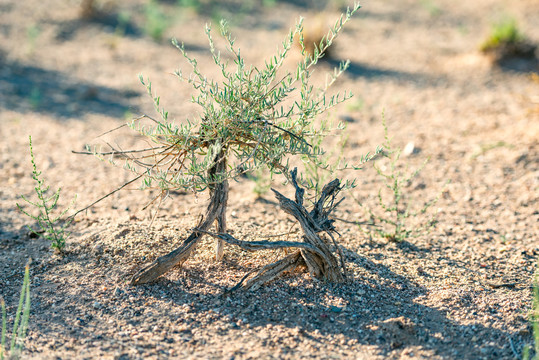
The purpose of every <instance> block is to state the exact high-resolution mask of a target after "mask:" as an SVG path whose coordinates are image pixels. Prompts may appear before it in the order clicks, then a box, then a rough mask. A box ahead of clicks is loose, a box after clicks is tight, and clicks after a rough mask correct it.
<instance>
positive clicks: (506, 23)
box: [481, 18, 524, 52]
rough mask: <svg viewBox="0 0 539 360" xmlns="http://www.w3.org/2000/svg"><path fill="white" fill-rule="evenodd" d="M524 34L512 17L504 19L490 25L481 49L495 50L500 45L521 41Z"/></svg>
mask: <svg viewBox="0 0 539 360" xmlns="http://www.w3.org/2000/svg"><path fill="white" fill-rule="evenodd" d="M523 40H524V35H523V34H522V33H521V32H520V30H519V28H518V25H517V22H516V20H515V19H513V18H508V19H504V20H502V21H500V22H498V23H496V24H494V25H493V26H492V30H491V32H490V35H489V36H488V38H487V39H486V40H485V41H484V42H483V44H482V45H481V51H484V52H486V51H489V50H495V49H497V48H499V47H501V46H504V45H508V44H515V43H519V42H522V41H523Z"/></svg>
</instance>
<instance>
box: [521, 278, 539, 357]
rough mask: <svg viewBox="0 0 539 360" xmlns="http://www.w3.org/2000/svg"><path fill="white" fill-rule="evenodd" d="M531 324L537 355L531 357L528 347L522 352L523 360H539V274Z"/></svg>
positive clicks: (535, 283) (535, 282)
mask: <svg viewBox="0 0 539 360" xmlns="http://www.w3.org/2000/svg"><path fill="white" fill-rule="evenodd" d="M531 322H532V329H533V342H534V347H533V350H534V352H535V355H534V356H533V357H530V350H531V347H530V346H529V345H526V346H525V347H524V350H523V351H522V359H523V360H539V284H538V274H537V273H536V274H535V281H534V285H533V304H532V311H531Z"/></svg>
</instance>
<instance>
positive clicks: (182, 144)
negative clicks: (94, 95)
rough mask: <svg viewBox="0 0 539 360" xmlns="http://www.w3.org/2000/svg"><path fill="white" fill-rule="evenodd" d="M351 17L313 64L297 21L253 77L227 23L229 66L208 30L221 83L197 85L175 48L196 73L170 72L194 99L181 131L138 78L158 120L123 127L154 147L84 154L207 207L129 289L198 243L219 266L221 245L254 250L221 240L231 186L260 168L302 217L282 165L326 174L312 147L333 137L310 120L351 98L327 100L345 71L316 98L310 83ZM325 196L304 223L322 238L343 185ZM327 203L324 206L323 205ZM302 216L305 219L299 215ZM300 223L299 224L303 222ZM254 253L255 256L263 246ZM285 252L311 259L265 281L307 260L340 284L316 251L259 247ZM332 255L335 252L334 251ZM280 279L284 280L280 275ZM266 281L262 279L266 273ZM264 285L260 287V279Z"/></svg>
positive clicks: (199, 79)
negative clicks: (199, 196)
mask: <svg viewBox="0 0 539 360" xmlns="http://www.w3.org/2000/svg"><path fill="white" fill-rule="evenodd" d="M358 9H359V4H356V5H355V6H354V8H353V9H351V10H350V9H348V10H347V12H346V14H343V15H342V16H341V17H340V19H339V20H338V21H337V22H336V23H335V25H334V26H333V27H331V28H330V29H329V31H328V33H327V35H326V37H324V39H323V40H322V41H321V42H320V47H316V48H315V50H314V54H313V56H310V55H308V54H306V50H305V44H304V43H303V37H302V36H301V34H302V29H303V21H302V20H300V21H299V22H298V24H297V25H296V27H295V28H294V29H292V30H291V31H290V32H289V34H288V35H287V36H286V38H285V40H284V42H283V45H282V48H280V49H279V50H278V53H277V55H275V56H273V57H271V58H270V59H269V60H267V61H266V62H265V65H264V66H262V67H260V68H258V67H253V66H248V65H246V64H245V61H244V58H243V57H242V55H241V53H240V50H239V49H238V48H236V46H235V41H234V39H233V38H232V35H231V34H230V32H229V30H228V27H227V24H226V22H224V21H222V22H221V27H220V31H221V35H222V36H223V38H224V41H225V42H226V50H227V51H228V53H229V55H230V57H231V58H232V61H233V64H230V63H229V62H228V61H226V60H224V59H223V57H221V53H220V52H219V51H218V50H217V49H216V47H215V43H214V39H213V37H212V33H211V28H210V27H209V26H207V27H206V35H207V37H208V40H209V46H210V52H211V55H212V57H213V61H214V62H215V64H216V65H217V66H218V68H219V70H220V74H221V75H222V80H221V81H216V80H212V79H209V78H207V77H206V76H204V75H203V74H202V72H201V71H200V69H199V67H198V62H197V60H196V59H194V58H192V57H190V56H189V55H188V54H187V51H186V49H185V47H184V46H183V45H180V44H178V43H176V42H174V44H175V45H176V47H177V48H178V49H179V50H180V52H181V53H182V54H183V56H184V57H185V59H186V60H187V61H188V62H189V63H190V65H191V66H192V68H193V74H192V75H190V76H188V77H184V75H183V73H182V72H181V71H177V72H176V75H177V76H178V77H179V78H180V79H181V80H183V81H186V82H187V83H188V84H190V85H191V86H193V88H194V89H195V90H196V91H197V95H194V96H193V97H192V101H193V102H194V103H195V104H198V105H199V106H200V107H201V113H200V115H197V116H196V117H193V118H189V119H186V120H185V121H183V122H182V123H180V124H177V123H175V122H173V121H171V120H170V119H169V114H168V112H167V111H165V110H164V109H162V108H161V104H160V98H159V97H158V96H156V95H155V93H154V89H153V88H152V84H151V82H149V81H147V80H145V79H143V78H142V76H141V77H140V80H141V82H142V83H143V84H144V85H145V86H146V87H147V90H148V93H149V94H150V96H151V97H152V98H153V99H154V103H155V108H156V110H157V112H158V113H159V115H160V119H158V120H157V119H153V118H151V117H148V116H142V117H140V118H138V119H136V120H134V121H133V122H132V123H131V124H130V127H131V128H132V129H134V130H135V131H136V132H138V133H139V134H140V135H142V136H143V137H145V138H147V139H148V140H149V141H148V142H151V143H153V145H152V146H150V147H148V146H146V147H145V149H141V150H129V151H121V150H119V149H112V151H105V152H99V151H97V150H93V151H92V150H91V149H89V150H90V151H88V152H87V153H89V154H94V155H98V156H104V155H110V154H112V155H117V156H119V157H123V158H124V159H126V163H125V167H126V168H128V169H129V170H131V171H133V172H134V173H135V174H136V177H135V178H134V179H133V180H131V181H130V182H129V183H131V182H133V181H135V180H137V179H140V178H142V179H143V187H144V188H157V189H159V193H160V194H161V195H160V196H166V195H167V194H168V192H169V191H171V190H180V189H182V190H191V191H194V192H202V191H205V190H209V193H210V201H209V205H208V208H207V211H206V214H205V216H204V217H203V219H202V220H201V221H200V222H199V224H198V225H197V227H196V228H195V230H194V231H193V233H192V234H191V235H190V236H189V237H188V238H187V239H186V240H184V242H183V244H182V245H181V246H180V247H179V248H177V249H176V250H174V251H172V252H171V253H169V254H167V255H164V256H162V257H160V258H158V259H157V260H155V261H154V262H153V263H152V264H150V265H148V266H147V267H145V268H143V269H142V270H140V271H139V272H138V273H137V274H135V275H134V276H133V278H132V283H133V284H142V283H147V282H150V281H153V280H155V279H156V278H157V277H159V276H161V275H162V274H164V273H165V272H167V271H168V270H169V269H171V268H172V267H174V266H175V265H177V264H178V263H182V262H184V261H185V260H186V259H187V258H188V257H189V255H190V254H191V252H192V250H193V249H194V247H195V246H196V245H197V243H198V242H199V240H200V239H201V238H202V236H203V235H205V234H207V235H210V236H214V237H215V238H216V242H215V258H216V259H217V260H220V259H221V258H222V257H223V245H224V242H230V243H232V244H234V245H237V246H251V249H252V247H253V246H254V245H253V244H254V243H251V244H250V245H245V242H241V241H238V240H233V239H232V238H231V237H230V236H229V235H228V234H227V225H226V224H227V223H226V208H227V201H228V192H229V183H228V181H229V180H231V179H232V180H234V179H238V177H240V176H241V175H242V174H244V173H252V172H253V171H255V170H257V169H260V168H262V167H264V168H267V169H269V172H270V173H272V174H282V175H284V176H285V177H286V178H287V179H288V180H290V181H291V182H292V183H293V185H294V186H295V188H296V191H297V195H296V200H297V202H296V205H290V206H292V207H294V209H295V210H292V209H290V211H291V212H294V213H297V214H300V212H305V213H307V210H305V209H304V208H303V193H304V191H305V189H303V188H302V187H301V186H300V184H298V182H299V180H298V182H296V173H295V172H294V173H292V172H291V171H290V165H289V160H290V158H292V157H299V158H301V159H303V160H304V161H309V162H311V163H313V164H316V165H317V166H319V167H321V168H327V167H328V166H329V165H328V164H325V163H324V162H323V161H324V157H323V156H322V155H323V154H324V151H323V149H322V147H321V146H320V143H319V142H318V139H320V138H323V137H324V136H325V135H327V134H330V133H332V132H333V131H336V130H337V129H333V128H331V127H330V126H329V125H328V123H327V121H324V120H323V119H322V120H321V121H320V122H318V121H315V120H316V119H317V117H318V116H319V115H320V114H323V113H325V112H326V111H327V110H329V109H330V108H332V107H334V106H335V105H337V104H339V103H341V102H343V101H345V100H347V99H349V98H350V97H351V94H345V95H344V96H342V95H340V94H336V95H333V96H328V95H327V91H328V89H329V87H330V86H331V85H332V84H333V83H334V82H335V81H336V79H337V78H338V77H339V76H340V75H341V74H342V73H343V72H344V71H345V69H346V68H347V66H348V62H344V63H342V64H341V65H340V66H339V68H337V69H335V71H334V73H333V74H330V75H329V76H328V78H327V80H326V84H325V85H323V86H321V87H320V88H318V89H317V88H315V87H314V86H313V85H311V83H310V80H311V74H312V70H313V67H314V66H315V65H316V64H317V62H318V60H319V59H320V58H321V57H322V54H323V53H324V52H325V51H326V50H327V48H328V47H329V46H330V45H331V44H332V42H333V40H334V39H335V37H336V36H337V34H338V33H339V32H340V31H341V29H342V27H343V26H344V25H345V24H346V23H347V22H348V21H349V20H350V18H351V17H352V15H353V14H354V13H355V12H356V11H357V10H358ZM296 36H299V41H300V45H301V48H302V53H303V54H304V55H305V56H304V58H303V60H301V61H300V62H299V64H298V65H297V68H296V70H295V71H292V72H289V71H286V70H284V69H283V64H284V61H285V59H286V57H287V55H288V54H289V52H290V50H291V48H292V46H293V42H294V38H295V37H296ZM231 68H232V70H231ZM368 159H370V157H369V156H366V157H364V158H363V159H362V160H363V162H364V161H367V160H368ZM361 165H362V163H361V164H359V165H356V166H350V168H360V167H361ZM292 174H294V175H292ZM300 183H301V182H300ZM302 185H303V186H304V185H305V184H304V183H303V184H302ZM124 186H125V185H124ZM324 189H326V191H325V192H324V191H322V194H320V196H321V197H320V199H318V201H316V202H315V201H313V203H316V204H317V207H316V210H313V211H314V213H313V214H312V215H309V216H312V217H313V219H315V220H316V221H327V223H324V224H321V225H320V227H318V228H316V230H313V231H314V232H315V234H317V233H318V232H320V231H322V230H321V229H326V230H323V231H326V232H327V233H328V234H329V236H330V237H331V236H332V235H331V231H333V230H332V229H333V227H332V225H331V224H332V221H330V220H327V219H326V218H325V216H327V214H328V213H329V211H331V210H332V209H333V208H334V207H335V206H336V205H337V204H338V202H336V203H335V204H333V201H334V200H335V196H336V194H337V193H338V191H339V190H340V189H341V186H340V182H339V181H338V180H334V181H333V182H331V183H330V184H327V185H326V187H325V188H324ZM277 196H278V199H280V201H281V200H282V201H283V202H286V203H287V204H288V201H289V200H288V199H286V198H284V197H283V196H282V195H280V194H279V195H277ZM279 196H281V197H279ZM330 199H331V200H330ZM328 201H330V203H329V205H328V203H327V202H328ZM331 204H333V205H331ZM282 206H283V205H281V207H282ZM300 208H301V209H303V210H299V209H300ZM285 211H287V210H285ZM298 211H299V212H298ZM324 219H325V220H324ZM304 220H305V219H303V218H301V219H298V221H300V222H302V221H304ZM214 223H217V234H212V233H210V232H209V229H210V228H211V226H212V225H213V224H214ZM315 224H316V223H315V222H313V223H311V225H309V226H318V225H315ZM304 238H306V239H310V240H306V241H311V240H312V241H314V242H317V244H318V245H312V246H314V247H316V248H319V247H324V246H326V245H323V244H324V242H323V241H322V240H320V239H318V235H316V238H317V239H318V240H317V239H315V238H309V237H304ZM256 243H257V244H258V245H260V246H262V245H261V243H262V242H256ZM285 243H286V244H288V246H291V247H296V248H297V247H300V248H308V250H305V251H302V252H301V255H298V256H297V257H296V258H287V260H286V261H290V263H287V264H288V265H287V266H288V267H287V266H285V267H280V266H281V265H283V263H279V264H274V265H275V266H277V268H275V267H272V269H273V270H272V272H271V273H272V274H274V275H275V272H276V273H277V274H280V273H281V272H282V271H285V270H283V269H289V267H290V266H292V265H294V266H295V265H297V263H298V261H300V259H305V263H307V264H308V266H309V269H310V270H311V272H312V273H313V274H314V275H315V276H317V277H321V278H324V279H328V280H335V279H342V276H343V275H342V273H339V272H338V269H336V268H335V267H334V265H335V264H338V261H337V260H336V258H334V256H333V255H332V253H331V251H329V250H328V249H326V250H327V251H328V252H327V253H326V252H325V251H326V250H320V251H319V250H316V249H314V248H313V247H311V245H305V246H304V245H298V244H297V243H287V242H279V244H278V245H277V244H271V243H270V244H263V246H265V248H272V247H279V248H282V247H286V245H283V244H285ZM290 244H292V245H290ZM301 244H303V243H301ZM332 246H333V245H332ZM335 249H337V250H336V251H340V250H339V248H338V247H335ZM304 254H308V255H304ZM309 254H311V255H312V256H311V255H309ZM321 254H323V255H321ZM296 255H297V254H296ZM296 255H294V256H296ZM320 256H322V258H320ZM307 258H308V259H307ZM315 258H316V259H318V260H319V262H318V265H317V264H316V263H315V262H316V261H318V260H316V261H315V262H313V261H314V260H313V259H315ZM341 260H342V257H341ZM286 261H285V262H286ZM324 264H325V265H324ZM283 266H284V265H283ZM277 269H281V270H280V271H277ZM264 271H267V268H265V270H264ZM263 278H264V279H267V277H263Z"/></svg>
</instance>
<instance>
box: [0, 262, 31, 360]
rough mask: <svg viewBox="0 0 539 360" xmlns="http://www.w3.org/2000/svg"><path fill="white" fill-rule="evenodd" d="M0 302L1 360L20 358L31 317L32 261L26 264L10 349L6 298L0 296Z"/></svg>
mask: <svg viewBox="0 0 539 360" xmlns="http://www.w3.org/2000/svg"><path fill="white" fill-rule="evenodd" d="M0 304H1V307H2V336H1V343H0V360H3V359H4V357H6V356H7V355H8V354H9V356H8V357H7V358H8V359H20V357H21V351H22V348H23V342H24V338H25V337H26V330H27V329H28V322H29V319H30V261H28V264H26V268H25V269H24V280H23V283H22V289H21V296H20V298H19V306H18V307H17V312H16V313H15V321H14V323H13V331H12V333H11V343H10V346H9V351H8V349H7V348H6V336H7V316H6V304H5V302H4V299H3V298H2V297H1V296H0Z"/></svg>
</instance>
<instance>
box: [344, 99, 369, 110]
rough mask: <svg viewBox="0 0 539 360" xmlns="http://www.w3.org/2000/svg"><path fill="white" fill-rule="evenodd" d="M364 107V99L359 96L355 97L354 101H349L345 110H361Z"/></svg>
mask: <svg viewBox="0 0 539 360" xmlns="http://www.w3.org/2000/svg"><path fill="white" fill-rule="evenodd" d="M364 107H365V101H363V99H362V98H361V97H356V98H355V100H354V101H349V102H348V104H346V110H348V111H349V112H356V111H361V110H363V108H364Z"/></svg>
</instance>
